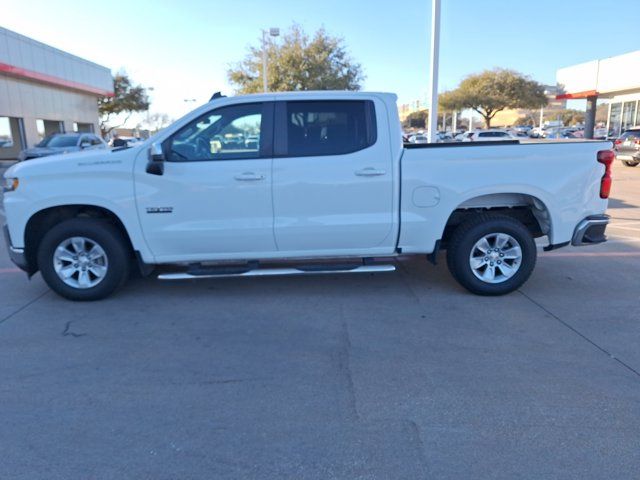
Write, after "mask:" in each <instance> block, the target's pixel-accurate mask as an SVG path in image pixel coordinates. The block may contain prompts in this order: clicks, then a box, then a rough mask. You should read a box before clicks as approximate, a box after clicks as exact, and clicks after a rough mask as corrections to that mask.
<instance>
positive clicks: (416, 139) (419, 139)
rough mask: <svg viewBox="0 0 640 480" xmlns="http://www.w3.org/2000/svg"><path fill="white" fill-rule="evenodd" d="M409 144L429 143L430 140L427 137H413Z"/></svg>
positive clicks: (410, 138)
mask: <svg viewBox="0 0 640 480" xmlns="http://www.w3.org/2000/svg"><path fill="white" fill-rule="evenodd" d="M409 143H429V138H428V137H427V136H426V135H411V136H410V137H409Z"/></svg>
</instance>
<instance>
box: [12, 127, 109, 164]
mask: <svg viewBox="0 0 640 480" xmlns="http://www.w3.org/2000/svg"><path fill="white" fill-rule="evenodd" d="M100 148H107V144H106V143H105V141H104V140H102V139H101V138H100V137H98V136H97V135H94V134H93V133H54V134H53V135H49V136H48V137H46V138H45V139H43V140H42V141H41V142H40V143H38V144H37V145H36V146H35V147H33V148H27V149H25V150H23V151H22V152H20V155H18V160H29V159H30V158H40V157H46V156H49V155H56V154H59V153H70V152H79V151H80V150H92V149H100Z"/></svg>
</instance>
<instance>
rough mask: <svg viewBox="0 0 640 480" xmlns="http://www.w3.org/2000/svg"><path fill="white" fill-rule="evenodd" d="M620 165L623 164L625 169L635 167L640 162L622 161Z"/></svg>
mask: <svg viewBox="0 0 640 480" xmlns="http://www.w3.org/2000/svg"><path fill="white" fill-rule="evenodd" d="M622 163H624V164H625V165H626V166H627V167H637V166H638V164H640V162H636V161H635V160H623V161H622Z"/></svg>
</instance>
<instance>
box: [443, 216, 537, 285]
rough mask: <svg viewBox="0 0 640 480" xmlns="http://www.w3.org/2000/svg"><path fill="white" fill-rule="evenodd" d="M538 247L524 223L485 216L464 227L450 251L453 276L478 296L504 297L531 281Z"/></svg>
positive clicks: (459, 228)
mask: <svg viewBox="0 0 640 480" xmlns="http://www.w3.org/2000/svg"><path fill="white" fill-rule="evenodd" d="M536 256H537V252H536V244H535V241H534V239H533V237H532V235H531V233H530V232H529V230H528V229H527V227H525V226H524V225H523V224H522V223H521V222H519V221H517V220H514V219H513V218H511V217H507V216H504V215H492V214H484V215H479V216H478V217H476V218H474V219H472V220H469V221H467V222H465V223H463V224H461V225H460V226H459V227H458V228H457V229H456V230H455V231H454V233H453V235H452V238H451V242H450V244H449V248H448V249H447V265H448V267H449V271H450V272H451V274H452V275H453V277H454V278H455V279H456V280H457V281H458V282H459V283H460V284H461V285H462V286H463V287H465V288H466V289H467V290H469V291H470V292H472V293H475V294H478V295H504V294H506V293H510V292H513V291H514V290H517V289H518V288H519V287H520V286H521V285H522V284H523V283H524V282H526V281H527V279H528V278H529V276H530V275H531V272H532V271H533V268H534V267H535V264H536Z"/></svg>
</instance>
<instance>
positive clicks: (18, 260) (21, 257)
mask: <svg viewBox="0 0 640 480" xmlns="http://www.w3.org/2000/svg"><path fill="white" fill-rule="evenodd" d="M2 230H3V233H4V240H5V243H6V244H7V250H8V252H9V258H10V259H11V261H12V262H13V263H15V264H16V266H17V267H19V268H20V269H21V270H25V271H27V270H28V267H29V265H28V262H27V257H26V255H25V254H24V248H16V247H14V246H13V245H11V236H10V235H9V227H7V225H3V228H2Z"/></svg>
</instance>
